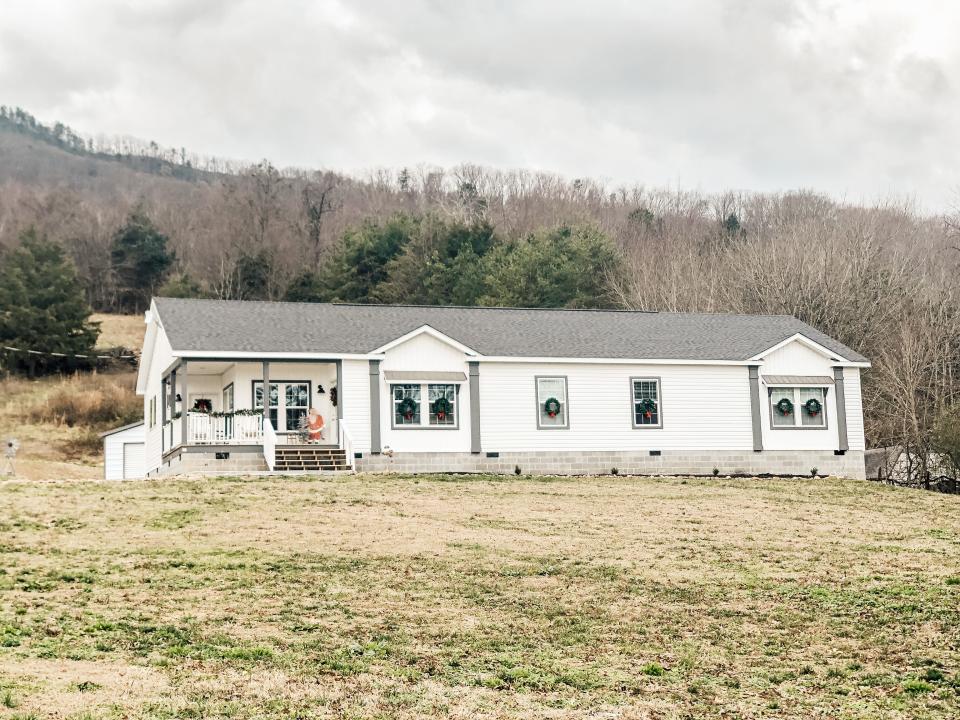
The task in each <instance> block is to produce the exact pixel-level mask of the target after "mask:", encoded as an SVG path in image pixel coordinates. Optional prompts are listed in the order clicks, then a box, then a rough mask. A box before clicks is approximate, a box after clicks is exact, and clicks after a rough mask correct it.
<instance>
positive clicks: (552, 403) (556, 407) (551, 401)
mask: <svg viewBox="0 0 960 720" xmlns="http://www.w3.org/2000/svg"><path fill="white" fill-rule="evenodd" d="M562 407H563V406H562V405H561V404H560V401H559V400H557V399H556V398H555V397H552V398H547V401H546V402H545V403H544V404H543V411H544V412H545V413H546V414H547V415H549V416H550V417H556V416H557V415H559V414H560V410H561V409H562Z"/></svg>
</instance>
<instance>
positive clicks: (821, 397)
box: [770, 387, 827, 429]
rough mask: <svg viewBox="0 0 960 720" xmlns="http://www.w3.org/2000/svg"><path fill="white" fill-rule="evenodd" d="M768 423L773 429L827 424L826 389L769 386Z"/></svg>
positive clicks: (816, 427) (820, 426)
mask: <svg viewBox="0 0 960 720" xmlns="http://www.w3.org/2000/svg"><path fill="white" fill-rule="evenodd" d="M770 424H771V427H773V428H774V429H784V428H787V429H790V428H793V429H796V428H810V429H820V428H825V427H826V426H827V389H826V388H823V387H775V388H770Z"/></svg>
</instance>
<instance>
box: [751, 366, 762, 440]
mask: <svg viewBox="0 0 960 720" xmlns="http://www.w3.org/2000/svg"><path fill="white" fill-rule="evenodd" d="M747 369H748V370H749V371H750V417H751V419H752V421H753V451H754V452H761V451H762V450H763V428H762V427H761V425H760V366H759V365H749V366H747Z"/></svg>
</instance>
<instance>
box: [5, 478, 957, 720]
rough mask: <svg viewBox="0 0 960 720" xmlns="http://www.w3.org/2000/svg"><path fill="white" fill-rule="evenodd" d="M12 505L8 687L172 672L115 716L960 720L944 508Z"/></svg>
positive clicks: (617, 483) (524, 498) (384, 488)
mask: <svg viewBox="0 0 960 720" xmlns="http://www.w3.org/2000/svg"><path fill="white" fill-rule="evenodd" d="M0 506H2V507H4V508H7V510H6V514H5V516H4V517H2V518H0V551H2V554H3V558H2V562H0V568H3V571H2V572H0V673H2V672H3V669H4V668H8V667H12V666H18V667H19V666H25V667H29V664H30V663H37V662H41V663H53V664H54V665H56V664H57V663H67V664H68V665H69V664H70V663H81V664H83V663H90V664H93V665H95V666H101V665H102V666H104V667H110V668H130V669H131V672H135V671H139V670H142V669H148V670H149V671H150V672H152V673H157V674H158V676H159V677H160V678H162V680H163V683H157V684H155V685H154V686H153V687H154V688H155V690H156V692H155V693H154V694H153V695H151V696H150V697H149V698H148V699H147V700H141V699H140V698H137V699H130V700H126V699H120V700H114V699H112V700H111V701H110V702H111V703H115V704H116V705H117V707H118V708H119V709H118V710H116V711H115V712H117V713H120V714H128V715H131V716H135V717H141V718H168V717H174V716H186V715H189V716H193V717H236V718H253V717H257V718H264V717H267V718H270V717H277V718H280V717H292V716H299V717H356V718H381V717H400V718H419V717H470V718H474V717H480V718H483V717H489V718H510V717H516V718H557V717H576V718H581V717H618V718H644V717H648V718H679V717H724V718H728V717H738V718H768V717H778V718H796V719H799V718H809V717H814V716H817V717H844V718H875V717H881V718H908V717H910V718H912V717H926V718H934V719H939V718H944V719H945V718H952V717H955V711H956V708H957V706H958V704H960V680H958V673H960V651H958V647H960V629H958V628H960V585H958V584H956V583H955V582H953V579H954V578H956V577H958V576H960V562H958V553H957V549H958V546H960V500H958V499H957V498H953V497H949V496H936V495H932V494H929V493H922V492H914V491H909V490H903V489H895V488H887V487H883V486H877V485H874V484H871V483H866V482H851V481H837V480H802V481H787V480H736V479H733V480H731V479H727V480H724V479H718V480H714V479H677V480H653V479H639V478H580V479H556V478H551V479H538V478H523V479H516V480H515V479H512V478H511V479H509V480H508V481H504V479H502V478H484V477H481V476H471V477H469V478H456V477H450V476H444V477H436V478H433V477H428V476H422V477H373V476H357V477H339V478H335V479H323V480H318V479H311V478H303V477H298V478H279V479H277V478H271V479H264V478H256V479H242V478H222V479H211V480H169V479H167V480H162V481H144V482H134V483H123V484H120V483H102V482H84V483H65V482H55V481H51V482H45V483H39V484H30V483H6V484H3V485H0ZM932 530H935V532H933V531H932ZM83 667H86V665H84V666H83ZM81 676H82V677H81ZM83 682H89V683H92V684H91V685H88V686H84V687H86V690H83V691H81V690H79V688H80V685H79V684H80V683H83ZM31 683H32V685H31ZM70 683H76V684H77V685H76V687H77V688H78V689H77V693H76V694H78V695H84V694H88V693H89V695H90V696H91V697H92V696H93V695H95V694H96V693H98V692H102V691H103V690H101V689H98V688H96V687H94V686H95V685H99V686H102V688H103V689H106V688H107V687H108V684H107V683H106V682H104V681H102V680H101V679H99V678H98V677H94V676H90V677H87V676H86V675H85V674H84V673H80V672H78V673H74V674H73V676H71V678H70V679H69V680H68V681H67V686H69V685H70ZM14 684H15V687H13V688H12V690H11V692H13V693H14V694H15V695H16V696H19V695H20V694H21V693H23V694H24V697H29V693H30V692H33V693H37V697H41V694H42V693H48V694H47V695H42V696H43V697H48V698H59V697H61V695H58V694H56V693H61V692H62V693H66V692H67V691H66V690H63V687H65V686H64V685H63V684H62V683H61V682H60V680H58V679H57V678H53V677H43V676H41V675H39V674H37V675H36V676H35V678H34V679H33V680H29V681H27V680H19V679H15V680H14ZM28 685H29V686H30V687H28ZM31 687H32V688H33V689H32V690H31V689H30V688H31ZM57 688H60V690H57ZM3 690H4V688H3V687H0V694H2V691H3ZM64 702H66V700H64ZM70 707H71V708H74V707H75V706H70ZM85 707H86V706H85ZM90 707H96V708H99V707H100V706H99V705H97V706H90ZM103 707H107V705H104V706H103ZM5 712H21V711H20V710H15V711H14V710H11V711H5V710H3V709H2V708H0V717H4V713H5ZM64 712H67V711H64ZM69 712H74V710H72V709H71V710H69ZM91 712H94V711H91ZM96 712H101V710H99V709H98V710H96ZM104 712H106V711H105V710H104ZM94 717H97V715H94Z"/></svg>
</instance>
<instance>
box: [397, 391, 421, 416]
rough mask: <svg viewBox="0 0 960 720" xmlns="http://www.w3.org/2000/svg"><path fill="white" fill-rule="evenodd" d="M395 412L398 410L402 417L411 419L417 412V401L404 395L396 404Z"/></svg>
mask: <svg viewBox="0 0 960 720" xmlns="http://www.w3.org/2000/svg"><path fill="white" fill-rule="evenodd" d="M397 412H399V413H400V414H401V415H402V416H403V417H404V419H406V420H413V416H414V415H416V414H417V401H416V400H414V399H413V398H410V397H405V398H404V399H403V400H401V401H400V404H399V405H397Z"/></svg>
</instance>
